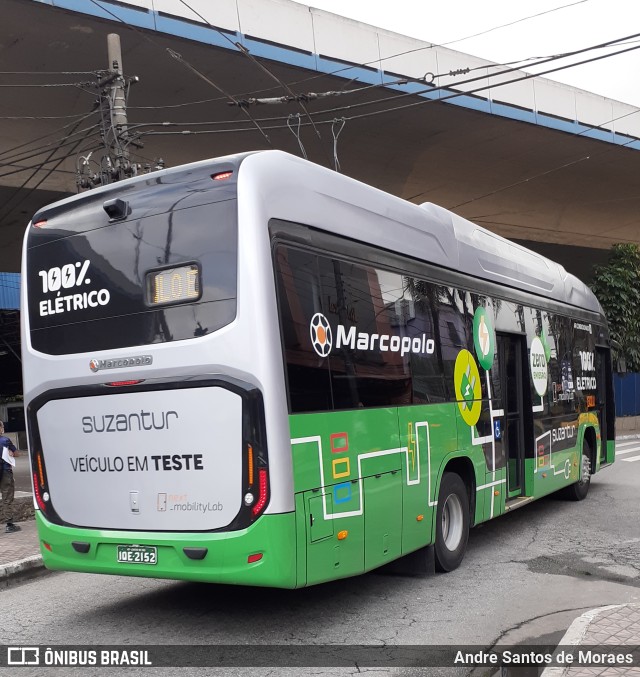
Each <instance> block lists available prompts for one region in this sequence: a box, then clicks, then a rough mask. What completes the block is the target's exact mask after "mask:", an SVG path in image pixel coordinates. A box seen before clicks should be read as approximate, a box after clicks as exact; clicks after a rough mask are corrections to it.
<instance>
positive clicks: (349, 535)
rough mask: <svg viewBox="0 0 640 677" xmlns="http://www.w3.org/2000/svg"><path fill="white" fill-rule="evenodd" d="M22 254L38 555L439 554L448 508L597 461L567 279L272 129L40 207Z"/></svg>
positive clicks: (246, 557) (290, 568)
mask: <svg viewBox="0 0 640 677" xmlns="http://www.w3.org/2000/svg"><path fill="white" fill-rule="evenodd" d="M22 263H23V276H24V284H23V286H22V289H23V291H22V322H23V327H22V332H23V333H22V346H23V365H24V397H25V405H26V408H27V417H28V434H29V447H30V455H31V467H32V480H33V489H34V500H35V503H36V507H37V511H36V519H37V524H38V533H39V538H40V543H41V547H42V554H43V556H44V561H45V564H46V565H47V566H48V567H49V568H51V569H62V570H71V571H87V572H98V573H107V574H122V575H131V576H151V577H159V578H174V579H186V580H194V581H211V582H218V583H235V584H247V585H261V586H278V587H283V588H296V587H303V586H306V585H312V584H315V583H320V582H323V581H329V580H332V579H336V578H342V577H346V576H353V575H356V574H361V573H363V572H366V571H370V570H372V569H375V568H376V567H379V566H381V565H384V564H387V563H390V562H392V561H393V560H398V559H399V558H402V557H405V556H408V555H411V554H412V553H432V554H434V560H435V564H436V566H437V568H438V569H440V570H442V571H449V570H452V569H454V568H456V567H457V566H458V565H459V564H460V562H461V561H462V558H463V556H464V553H465V549H466V546H467V539H468V533H469V529H470V527H473V526H475V525H477V524H480V523H481V522H484V521H486V520H489V519H492V518H494V517H497V516H498V515H501V514H503V513H505V512H507V511H509V510H512V509H514V508H517V507H520V506H522V505H525V504H527V503H528V502H530V501H533V500H534V499H536V498H539V497H541V496H545V495H547V494H550V493H551V492H556V491H559V490H563V491H564V492H565V493H566V494H567V495H569V496H570V497H572V498H574V499H577V500H579V499H582V498H584V497H585V496H586V494H587V491H588V489H589V482H590V477H591V475H592V474H593V473H595V472H597V471H598V470H599V469H601V468H602V467H603V466H606V465H608V464H611V463H612V462H613V460H614V455H615V450H614V438H615V434H614V424H615V420H614V409H613V394H612V381H611V357H610V340H609V334H608V330H607V323H606V320H605V317H604V315H603V313H602V309H601V307H600V305H599V303H598V301H597V300H596V298H595V297H594V296H593V294H592V293H591V292H590V290H589V289H588V288H587V287H586V286H585V285H584V284H582V283H581V282H579V281H578V280H577V279H576V278H574V277H573V276H572V275H569V274H567V273H566V272H565V271H564V269H563V268H562V267H561V266H559V265H557V264H555V263H553V262H551V261H549V260H548V259H545V258H543V257H542V256H539V255H538V254H535V253H533V252H531V251H528V250H526V249H524V248H522V247H520V246H518V245H516V244H513V243H511V242H509V241H507V240H505V239H503V238H501V237H498V236H496V235H494V234H492V233H490V232H489V231H487V230H485V229H483V228H481V227H479V226H476V225H474V224H473V223H470V222H468V221H466V220H464V219H462V218H460V217H458V216H456V215H455V214H452V213H451V212H448V211H447V210H445V209H442V208H440V207H437V206H435V205H433V204H424V205H421V206H417V205H414V204H411V203H408V202H406V201H404V200H401V199H399V198H396V197H393V196H391V195H388V194H386V193H383V192H381V191H379V190H376V189H374V188H371V187H369V186H366V185H364V184H362V183H359V182H358V181H354V180H352V179H349V178H347V177H345V176H342V175H340V174H337V173H335V172H332V171H329V170H327V169H324V168H322V167H319V166H317V165H315V164H312V163H310V162H307V161H304V160H301V159H299V158H296V157H293V156H290V155H287V154H285V153H281V152H278V151H265V152H257V153H245V154H239V155H234V156H228V157H223V158H218V159H214V160H208V161H204V162H198V163H195V164H190V165H186V166H182V167H176V168H174V169H168V170H165V171H161V172H157V173H154V174H150V175H147V176H141V177H137V178H134V179H130V180H127V181H123V182H121V183H117V184H113V185H111V186H106V187H103V188H100V189H97V190H93V191H91V192H87V193H84V194H81V195H78V196H75V197H72V198H69V199H66V200H63V201H61V202H58V203H56V204H53V205H51V206H49V207H46V208H44V209H42V210H41V211H39V212H38V213H37V214H36V215H35V216H34V218H33V220H32V221H31V223H30V224H29V227H28V230H27V233H26V236H25V241H24V252H23V262H22ZM408 559H411V558H410V557H409V558H408ZM414 559H415V556H414ZM405 561H406V560H405Z"/></svg>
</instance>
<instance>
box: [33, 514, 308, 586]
mask: <svg viewBox="0 0 640 677" xmlns="http://www.w3.org/2000/svg"><path fill="white" fill-rule="evenodd" d="M36 522H37V525H38V535H39V538H40V550H41V552H42V557H43V560H44V564H45V566H46V567H47V568H48V569H53V570H60V571H79V572H87V573H99V574H114V575H120V576H142V577H148V578H171V579H176V580H186V581H201V582H208V583H227V584H235V585H257V586H268V587H278V588H295V587H296V541H295V514H294V513H286V514H281V515H263V516H262V517H261V518H260V519H259V520H258V521H257V522H256V523H255V524H253V525H251V526H250V527H249V528H247V529H243V530H240V531H232V532H224V533H167V532H135V531H103V530H100V529H85V528H76V527H65V526H59V525H57V524H52V523H51V522H49V521H48V520H46V519H45V518H44V517H43V516H42V514H41V512H40V511H36ZM73 542H76V543H83V544H88V546H89V547H88V551H87V552H86V553H84V554H83V553H80V552H77V551H76V549H75V548H74V547H73V545H72V544H73ZM44 543H47V544H48V545H49V546H50V548H51V549H49V548H47V547H46V546H45V545H44ZM118 545H150V546H155V547H156V548H157V550H158V563H157V564H155V565H151V564H129V563H121V562H118V561H117V546H118ZM184 548H206V549H207V553H206V555H205V556H204V558H203V559H200V560H194V559H191V558H189V557H188V556H187V555H186V554H185V552H184ZM255 554H262V558H261V559H260V560H259V561H256V562H252V563H249V562H248V561H247V559H248V557H249V556H250V555H255Z"/></svg>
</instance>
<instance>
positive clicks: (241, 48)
mask: <svg viewBox="0 0 640 677" xmlns="http://www.w3.org/2000/svg"><path fill="white" fill-rule="evenodd" d="M180 2H181V3H182V4H183V5H184V6H185V7H187V8H188V9H189V10H191V11H192V12H193V13H194V14H195V15H196V16H198V17H200V19H202V20H203V21H204V22H205V23H206V24H207V25H208V26H209V27H210V28H213V29H214V30H215V31H217V32H218V33H219V34H220V35H222V36H223V37H224V38H226V39H227V40H228V41H229V42H230V43H231V44H232V45H234V46H235V47H236V49H238V50H239V51H240V52H241V53H242V54H244V56H246V57H247V58H248V59H249V60H250V61H251V62H252V63H253V64H255V65H256V66H257V67H258V68H259V69H260V70H261V71H263V72H264V73H266V74H267V75H268V76H269V77H270V78H271V79H272V80H275V81H276V82H277V83H278V84H279V85H280V86H281V87H282V88H283V89H284V90H285V92H287V94H289V96H294V97H295V94H294V93H293V92H292V91H291V90H290V89H289V86H288V85H287V84H286V83H284V82H283V81H282V80H281V79H280V78H279V77H277V76H276V75H274V73H272V72H271V71H270V70H269V69H268V68H267V67H266V66H265V65H264V64H262V63H261V62H260V61H258V60H257V59H256V58H255V57H254V56H253V54H251V53H250V52H249V50H248V49H247V48H246V47H245V46H244V45H243V44H241V43H240V42H233V40H231V38H229V36H227V35H225V34H224V33H223V32H222V31H221V30H220V29H219V28H217V27H216V26H213V25H211V23H209V21H207V19H205V18H204V17H203V16H202V14H200V13H199V12H196V10H195V9H193V7H191V6H190V5H189V4H188V3H187V2H186V1H185V0H180ZM298 103H299V105H300V108H302V110H303V111H304V114H305V115H306V116H307V118H308V119H309V122H310V123H311V125H312V127H313V129H314V131H315V132H316V134H317V135H318V138H322V137H321V136H320V132H319V131H318V128H317V127H316V125H315V124H314V122H313V118H312V117H311V114H310V113H309V111H308V110H307V108H306V106H305V105H304V104H303V103H302V101H299V102H298ZM298 141H300V139H298Z"/></svg>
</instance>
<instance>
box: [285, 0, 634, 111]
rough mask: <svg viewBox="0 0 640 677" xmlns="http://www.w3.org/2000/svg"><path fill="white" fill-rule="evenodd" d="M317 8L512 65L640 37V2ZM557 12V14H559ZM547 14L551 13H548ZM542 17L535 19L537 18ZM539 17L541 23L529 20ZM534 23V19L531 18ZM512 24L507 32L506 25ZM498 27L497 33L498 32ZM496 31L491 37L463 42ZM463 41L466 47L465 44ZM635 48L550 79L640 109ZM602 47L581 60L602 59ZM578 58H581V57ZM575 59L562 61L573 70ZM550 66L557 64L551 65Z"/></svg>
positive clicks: (545, 0) (491, 1)
mask: <svg viewBox="0 0 640 677" xmlns="http://www.w3.org/2000/svg"><path fill="white" fill-rule="evenodd" d="M294 2H300V4H305V5H311V6H313V7H317V8H319V9H324V10H327V11H329V12H334V13H335V14H340V15H341V16H346V17H349V18H351V19H357V20H358V21H362V22H364V23H368V24H371V25H374V26H380V27H382V28H386V29H388V30H391V31H395V32H396V33H401V34H403V35H409V36H411V37H414V38H419V39H420V40H425V41H426V42H431V43H435V44H442V43H445V42H450V41H452V40H455V41H456V42H455V43H454V44H450V45H447V47H449V48H450V49H455V50H458V51H460V52H464V53H466V54H472V55H474V56H478V57H482V58H484V59H488V60H490V61H495V62H497V63H505V62H508V61H514V60H519V59H526V58H529V57H539V56H551V55H555V54H562V53H566V52H568V51H573V50H577V49H582V48H584V47H590V46H592V45H597V44H600V43H603V42H607V41H609V40H614V39H617V38H623V37H626V36H629V35H632V34H634V33H638V34H640V0H535V1H534V2H522V1H518V0H448V2H437V3H436V2H433V1H432V0H390V1H384V0H313V1H307V2H302V0H294ZM556 8H561V9H557V10H556V11H549V10H554V9H556ZM543 12H546V13H544V14H543ZM536 14H540V16H537V17H533V15H536ZM527 17H533V18H527ZM523 19H526V20H523ZM511 22H517V23H513V24H512V25H506V26H504V28H497V27H498V26H503V25H505V24H509V23H511ZM493 28H497V30H490V29H493ZM483 31H490V32H487V33H485V34H484V35H479V36H477V37H473V38H468V39H465V40H460V38H467V37H468V36H471V35H474V34H476V33H480V32H483ZM458 40H460V41H459V42H457V41H458ZM630 47H637V48H638V49H635V50H634V51H631V52H628V53H626V54H620V55H618V56H611V57H609V58H606V59H601V60H599V61H596V62H594V63H590V64H584V65H579V66H575V67H573V68H567V69H566V70H563V71H560V72H558V73H554V74H552V75H547V76H545V77H549V78H552V79H554V80H558V81H560V82H565V83H567V84H569V85H573V86H574V87H580V88H581V89H586V90H588V91H591V92H595V93H596V94H602V95H603V96H607V97H609V98H612V99H616V100H618V101H623V102H625V103H629V104H633V105H635V106H640V35H639V36H638V37H637V38H632V39H631V40H630V41H628V42H627V43H626V44H623V45H619V46H616V47H615V48H614V49H615V50H616V51H617V50H622V49H628V48H630ZM611 51H613V50H612V49H611V48H609V49H607V50H604V49H599V50H594V51H590V52H587V53H586V54H583V55H581V56H580V57H579V58H580V59H587V58H592V57H595V56H601V55H603V54H607V53H610V52H611ZM576 58H577V57H574V59H576ZM566 63H569V61H558V62H557V63H556V64H554V66H555V65H565V64H566ZM545 67H546V68H549V67H551V66H549V65H546V66H545ZM531 72H537V71H535V70H534V69H531Z"/></svg>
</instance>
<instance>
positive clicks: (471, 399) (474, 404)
mask: <svg viewBox="0 0 640 677" xmlns="http://www.w3.org/2000/svg"><path fill="white" fill-rule="evenodd" d="M453 380H454V387H455V391H456V399H457V400H458V408H459V409H460V414H461V416H462V418H463V420H464V422H465V423H466V424H467V425H469V426H473V425H475V424H476V423H477V422H478V419H479V418H480V410H481V408H482V386H481V384H480V372H479V371H478V365H477V364H476V361H475V360H474V359H473V355H472V354H471V353H470V352H469V351H468V350H461V351H460V352H459V353H458V357H457V358H456V366H455V368H454V370H453Z"/></svg>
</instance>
